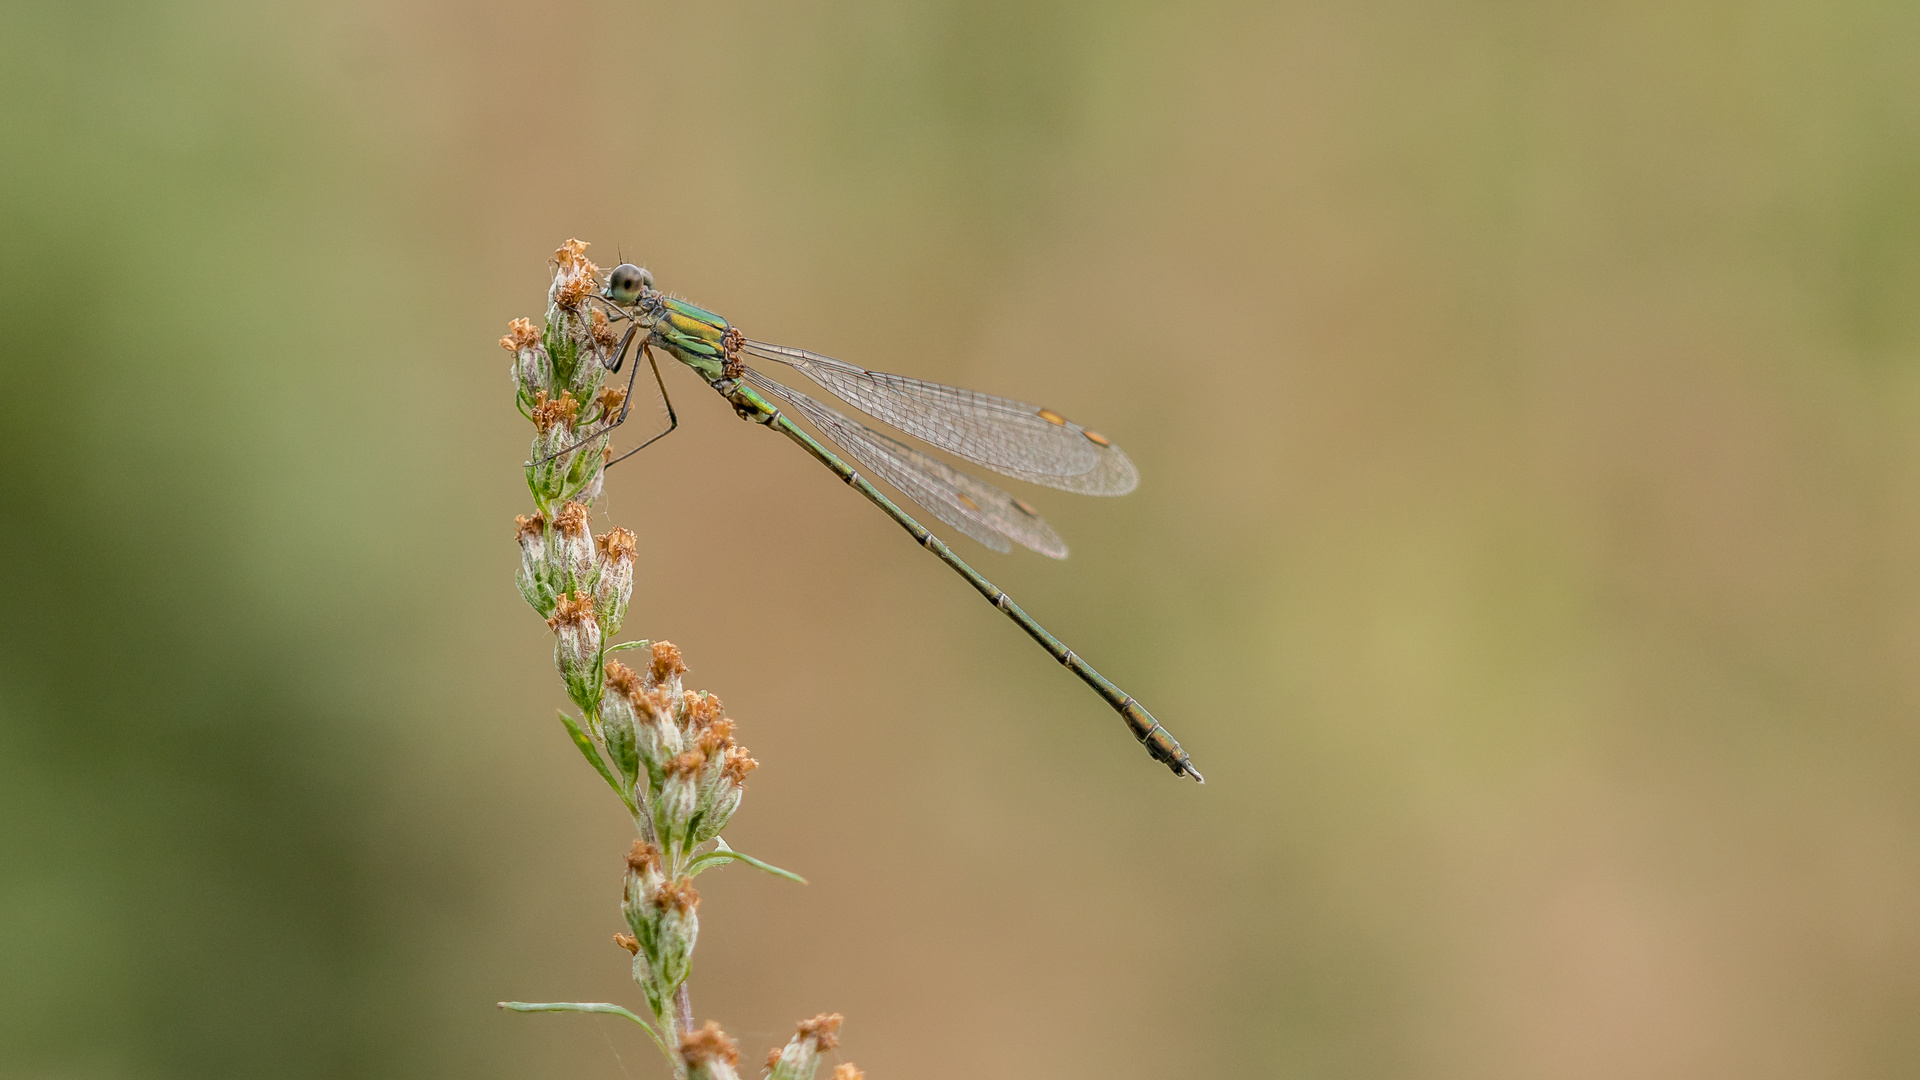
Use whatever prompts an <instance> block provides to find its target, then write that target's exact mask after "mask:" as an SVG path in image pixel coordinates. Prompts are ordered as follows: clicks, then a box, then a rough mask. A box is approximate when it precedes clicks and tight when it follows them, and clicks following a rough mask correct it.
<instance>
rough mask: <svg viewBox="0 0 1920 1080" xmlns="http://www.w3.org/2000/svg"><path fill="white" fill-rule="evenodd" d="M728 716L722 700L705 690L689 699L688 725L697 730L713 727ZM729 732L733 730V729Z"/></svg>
mask: <svg viewBox="0 0 1920 1080" xmlns="http://www.w3.org/2000/svg"><path fill="white" fill-rule="evenodd" d="M726 715H727V709H726V706H724V705H722V704H720V699H719V698H718V697H716V696H715V695H713V694H709V693H707V692H706V691H704V690H702V691H700V693H698V694H695V695H692V696H690V697H689V698H688V699H687V717H688V723H690V724H692V725H693V726H694V727H696V728H704V727H711V726H713V725H714V724H717V723H719V722H720V721H721V720H723V719H724V718H725V717H726ZM728 730H732V729H731V727H729V729H728Z"/></svg>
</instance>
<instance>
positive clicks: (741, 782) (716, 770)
mask: <svg viewBox="0 0 1920 1080" xmlns="http://www.w3.org/2000/svg"><path fill="white" fill-rule="evenodd" d="M759 767H760V763H759V762H757V761H755V760H753V758H752V757H750V756H749V755H748V754H747V748H746V747H744V746H729V747H728V748H727V749H726V751H725V752H724V753H723V754H722V756H721V757H720V758H718V759H716V760H713V761H709V762H708V763H707V773H708V776H707V777H706V778H704V782H703V783H702V785H701V790H700V806H699V810H698V813H699V819H698V823H697V824H696V825H695V827H694V831H693V842H694V843H696V844H702V843H705V842H707V841H708V840H711V839H713V838H714V837H716V836H719V835H720V830H722V829H724V828H726V827H727V822H729V821H731V820H733V812H734V811H735V810H738V809H740V799H741V796H743V795H744V794H745V793H746V790H747V789H746V779H747V774H748V773H750V772H752V771H753V770H755V769H757V768H759Z"/></svg>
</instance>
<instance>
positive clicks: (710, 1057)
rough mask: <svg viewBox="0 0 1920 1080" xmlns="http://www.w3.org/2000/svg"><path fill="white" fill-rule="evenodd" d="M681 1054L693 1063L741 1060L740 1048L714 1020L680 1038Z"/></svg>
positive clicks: (734, 1061)
mask: <svg viewBox="0 0 1920 1080" xmlns="http://www.w3.org/2000/svg"><path fill="white" fill-rule="evenodd" d="M680 1056H681V1058H682V1059H684V1060H685V1061H686V1063H687V1064H688V1065H689V1066H691V1065H696V1064H699V1063H700V1062H705V1061H724V1062H726V1063H727V1064H729V1065H733V1064H736V1063H738V1062H739V1060H740V1048H739V1047H738V1046H736V1045H734V1041H733V1040H732V1039H729V1038H727V1033H726V1032H724V1031H721V1030H720V1025H719V1024H717V1023H714V1022H713V1021H712V1020H709V1021H707V1023H706V1026H704V1027H702V1028H701V1029H700V1030H698V1031H689V1032H687V1034H686V1035H685V1036H684V1037H682V1038H681V1040H680Z"/></svg>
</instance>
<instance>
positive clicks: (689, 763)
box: [666, 750, 707, 780]
mask: <svg viewBox="0 0 1920 1080" xmlns="http://www.w3.org/2000/svg"><path fill="white" fill-rule="evenodd" d="M706 763H707V755H705V754H703V753H701V752H700V751H698V750H689V751H687V752H686V753H684V754H676V755H674V757H673V760H671V761H669V762H667V769H666V772H667V775H668V776H677V777H679V778H680V779H682V780H691V779H693V778H694V777H695V776H698V775H700V766H702V765H705V764H706Z"/></svg>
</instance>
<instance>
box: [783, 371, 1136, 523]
mask: <svg viewBox="0 0 1920 1080" xmlns="http://www.w3.org/2000/svg"><path fill="white" fill-rule="evenodd" d="M746 350H747V352H748V353H750V354H751V355H754V356H758V357H760V358H762V359H765V360H772V361H774V362H775V363H779V364H785V365H786V366H788V367H790V368H792V369H794V370H795V371H798V372H799V373H800V374H802V375H805V376H806V377H807V378H809V379H812V380H813V381H814V382H815V383H817V384H819V385H820V387H821V388H822V389H824V390H826V391H828V392H829V393H831V394H833V396H835V397H837V398H839V399H840V400H842V401H844V402H846V403H847V404H849V405H851V406H853V407H854V408H856V409H859V410H860V411H861V412H863V413H866V414H867V415H868V416H871V417H873V418H874V419H876V420H882V421H885V422H886V423H888V424H891V425H893V426H894V427H897V428H899V429H900V430H901V431H904V432H906V433H908V434H910V435H913V436H915V437H917V438H921V439H925V440H926V441H927V442H929V443H932V444H933V445H934V446H937V447H939V448H940V449H942V450H947V451H951V452H953V453H955V454H958V455H960V456H961V457H963V458H966V459H967V460H968V461H972V462H975V463H977V464H980V465H985V466H986V467H987V468H989V469H992V470H994V471H995V472H999V473H1003V474H1005V475H1007V476H1011V477H1013V478H1014V479H1016V480H1029V481H1032V482H1033V483H1036V484H1044V485H1046V486H1047V487H1053V488H1059V489H1060V490H1062V491H1073V492H1078V493H1080V494H1082V495H1125V494H1126V493H1127V492H1129V491H1132V490H1133V489H1134V488H1135V487H1137V486H1139V484H1140V473H1139V471H1138V470H1136V469H1135V468H1134V467H1133V462H1132V461H1131V460H1129V459H1128V458H1127V455H1126V454H1124V453H1122V452H1121V450H1120V448H1119V447H1117V446H1115V445H1113V444H1112V443H1110V442H1108V441H1107V440H1106V438H1105V437H1104V436H1102V435H1100V434H1099V433H1098V432H1094V431H1088V430H1087V429H1086V428H1083V427H1081V426H1080V425H1079V424H1076V423H1074V422H1073V421H1071V420H1068V419H1067V418H1066V417H1064V416H1061V415H1060V414H1059V413H1056V412H1054V411H1053V410H1051V409H1043V408H1041V407H1040V406H1038V405H1030V404H1028V403H1027V402H1024V401H1015V400H1013V399H1012V398H1003V397H995V396H994V395H992V394H982V393H979V392H977V391H974V390H962V389H960V388H959V387H957V386H945V385H942V384H940V383H934V382H925V381H923V380H920V379H909V378H907V377H906V376H904V375H889V374H887V373H886V372H884V371H868V370H866V369H865V368H860V367H855V366H853V365H852V364H849V363H846V362H844V361H841V360H835V359H834V358H833V357H831V356H821V355H820V354H819V353H811V352H808V351H806V350H805V349H793V348H789V347H787V346H785V345H769V344H767V343H766V342H762V341H749V342H747V344H746Z"/></svg>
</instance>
